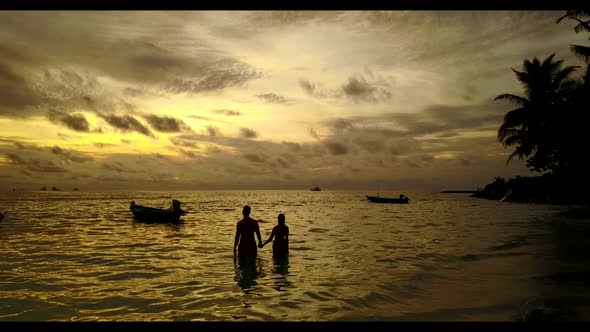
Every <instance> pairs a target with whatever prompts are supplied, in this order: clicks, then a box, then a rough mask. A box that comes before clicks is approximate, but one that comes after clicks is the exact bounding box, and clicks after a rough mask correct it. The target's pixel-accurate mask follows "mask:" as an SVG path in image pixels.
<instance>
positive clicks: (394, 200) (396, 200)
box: [367, 196, 410, 204]
mask: <svg viewBox="0 0 590 332" xmlns="http://www.w3.org/2000/svg"><path fill="white" fill-rule="evenodd" d="M367 199H368V200H369V201H371V202H373V203H391V204H408V202H409V201H410V200H409V199H408V198H407V197H406V198H388V197H377V196H367Z"/></svg>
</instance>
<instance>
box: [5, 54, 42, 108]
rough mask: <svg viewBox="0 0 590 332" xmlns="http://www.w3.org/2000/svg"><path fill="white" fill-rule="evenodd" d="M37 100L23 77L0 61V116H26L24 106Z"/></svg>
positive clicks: (37, 101) (32, 104)
mask: <svg viewBox="0 0 590 332" xmlns="http://www.w3.org/2000/svg"><path fill="white" fill-rule="evenodd" d="M39 102H40V99H39V98H38V96H37V95H36V94H35V92H34V91H33V90H32V89H31V87H30V85H29V83H28V82H27V81H26V80H25V78H24V77H23V76H21V75H20V74H18V73H17V72H16V71H15V70H13V69H12V68H10V67H9V66H8V65H6V64H5V63H3V62H1V61H0V116H7V117H26V116H28V114H27V113H25V111H24V108H26V107H29V106H35V105H37V104H39Z"/></svg>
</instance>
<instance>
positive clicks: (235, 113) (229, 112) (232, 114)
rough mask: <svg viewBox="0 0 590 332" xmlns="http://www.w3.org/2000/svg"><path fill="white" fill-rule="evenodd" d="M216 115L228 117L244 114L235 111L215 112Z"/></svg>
mask: <svg viewBox="0 0 590 332" xmlns="http://www.w3.org/2000/svg"><path fill="white" fill-rule="evenodd" d="M213 112H214V113H217V114H223V115H227V116H239V115H242V113H240V112H238V111H234V110H213Z"/></svg>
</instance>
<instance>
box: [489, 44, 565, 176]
mask: <svg viewBox="0 0 590 332" xmlns="http://www.w3.org/2000/svg"><path fill="white" fill-rule="evenodd" d="M554 57H555V54H552V55H550V56H549V57H547V59H545V60H544V61H543V62H541V61H539V59H537V58H534V59H533V61H529V60H527V59H525V60H524V63H523V69H522V71H518V70H515V69H512V71H514V73H515V74H516V78H517V79H518V80H519V81H520V83H521V84H522V87H523V90H524V97H521V96H516V95H513V94H508V93H505V94H501V95H499V96H497V97H496V98H495V100H508V101H509V102H511V103H512V104H515V105H517V106H518V108H516V109H514V110H512V111H509V112H508V113H506V115H505V116H504V123H503V124H502V125H501V126H500V128H499V129H498V141H499V142H501V143H502V144H503V145H504V147H506V148H507V147H511V146H515V150H514V152H513V153H512V154H510V156H509V157H508V160H507V161H506V163H509V162H510V160H512V158H513V157H515V156H518V158H519V159H522V158H523V157H524V156H526V157H529V156H531V157H530V158H529V159H528V160H527V167H529V168H531V169H532V170H535V171H543V170H547V169H552V168H554V167H556V163H558V162H559V161H558V160H557V154H556V146H555V142H556V141H555V139H554V137H555V136H556V135H555V133H554V130H552V127H553V126H554V124H555V120H556V119H557V118H558V116H559V111H560V108H561V107H563V105H564V104H565V102H566V99H567V95H568V94H567V93H566V92H567V91H569V89H570V87H571V86H572V84H573V82H572V81H569V80H568V78H569V76H570V75H571V74H572V73H573V72H574V71H575V70H576V68H577V66H567V67H565V68H562V64H563V60H558V61H554V60H553V58H554Z"/></svg>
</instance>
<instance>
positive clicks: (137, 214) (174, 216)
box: [131, 211, 181, 223]
mask: <svg viewBox="0 0 590 332" xmlns="http://www.w3.org/2000/svg"><path fill="white" fill-rule="evenodd" d="M131 212H133V218H134V219H136V220H140V221H150V222H161V223H177V222H180V217H181V214H180V213H175V212H161V213H154V212H145V211H131Z"/></svg>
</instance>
